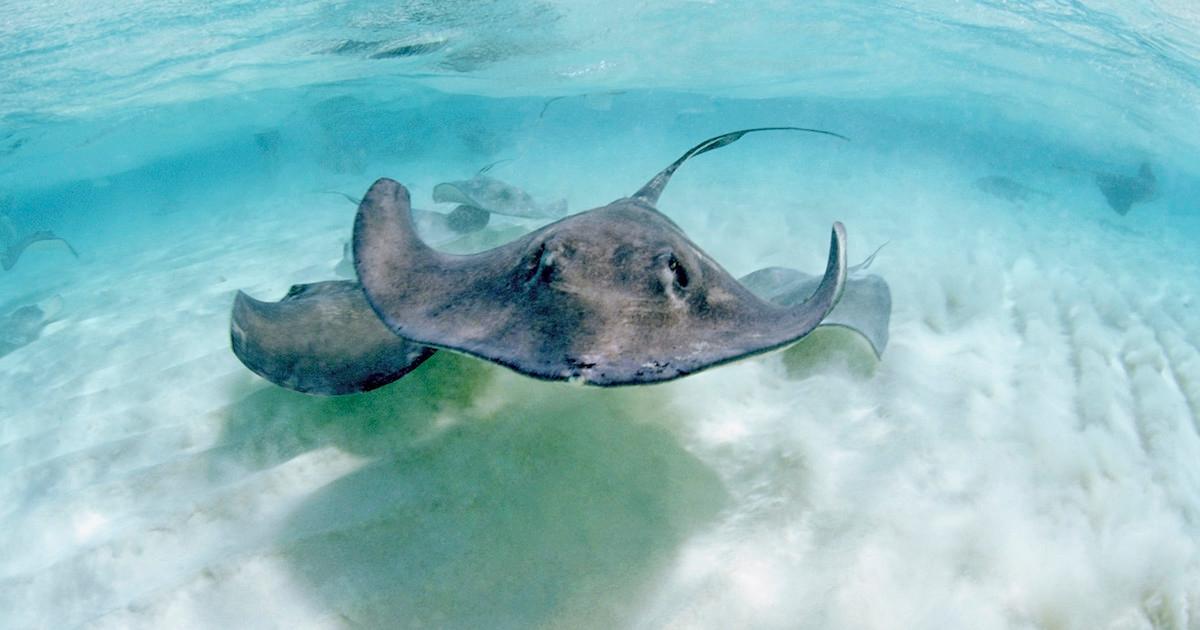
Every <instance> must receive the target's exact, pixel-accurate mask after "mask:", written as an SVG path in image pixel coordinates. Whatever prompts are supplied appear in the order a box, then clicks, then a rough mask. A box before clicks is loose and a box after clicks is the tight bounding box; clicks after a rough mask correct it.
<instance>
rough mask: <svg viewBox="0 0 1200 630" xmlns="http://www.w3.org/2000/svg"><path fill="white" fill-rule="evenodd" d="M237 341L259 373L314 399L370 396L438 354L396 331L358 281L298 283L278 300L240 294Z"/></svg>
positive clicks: (233, 327) (233, 333)
mask: <svg viewBox="0 0 1200 630" xmlns="http://www.w3.org/2000/svg"><path fill="white" fill-rule="evenodd" d="M230 338H231V342H232V345H233V353H234V354H235V355H237V358H238V359H240V360H241V362H242V363H243V364H244V365H245V366H246V367H248V368H250V369H251V370H252V371H253V372H254V373H255V374H258V375H259V376H261V377H263V378H265V379H267V380H268V381H271V382H272V383H275V384H276V385H279V386H281V387H286V388H288V389H292V390H295V391H299V392H305V393H309V394H323V395H336V394H352V393H356V392H365V391H370V390H372V389H375V388H377V387H381V386H383V385H387V384H388V383H391V382H392V381H394V380H396V379H398V378H400V377H401V376H404V375H405V374H407V373H408V372H410V371H412V370H413V369H415V368H416V367H417V366H418V365H420V364H421V363H422V362H423V361H425V359H428V358H429V357H430V356H432V355H433V349H432V348H428V347H425V346H420V345H417V344H414V343H411V342H409V341H406V340H405V339H402V338H400V337H397V336H396V335H394V334H392V331H390V330H388V328H387V327H386V326H384V325H383V322H381V321H379V318H378V317H376V316H375V313H374V311H372V310H371V306H370V305H369V304H367V300H366V298H364V297H363V293H362V288H361V287H360V286H359V285H358V283H357V282H352V281H330V282H317V283H315V284H298V285H295V286H293V287H292V288H291V289H290V290H288V293H287V295H286V296H284V298H283V299H282V300H280V301H278V302H260V301H258V300H256V299H254V298H252V297H250V296H248V295H246V294H245V293H243V292H241V291H238V293H237V297H236V298H235V299H234V302H233V317H232V321H231V324H230Z"/></svg>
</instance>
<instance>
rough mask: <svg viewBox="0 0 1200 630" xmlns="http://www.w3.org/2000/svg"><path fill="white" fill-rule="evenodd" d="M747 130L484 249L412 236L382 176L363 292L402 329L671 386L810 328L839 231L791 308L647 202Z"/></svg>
mask: <svg viewBox="0 0 1200 630" xmlns="http://www.w3.org/2000/svg"><path fill="white" fill-rule="evenodd" d="M768 129H787V130H795V131H806V132H812V133H821V134H825V135H830V136H834V137H838V138H842V139H845V138H844V137H843V136H840V135H838V134H835V133H832V132H828V131H822V130H817V129H804V128H796V127H772V128H761V129H747V130H740V131H735V132H732V133H727V134H724V135H721V136H717V137H715V138H711V139H709V140H706V141H704V142H702V143H700V144H698V145H696V146H695V147H693V148H691V149H690V150H688V151H687V152H686V153H684V154H683V155H682V156H681V157H680V158H679V159H677V160H676V161H675V162H673V163H672V164H671V165H669V166H668V167H667V168H665V169H663V170H662V171H661V172H660V173H658V174H657V175H656V176H655V177H654V178H653V179H651V180H650V181H649V182H648V183H647V184H646V185H645V186H643V187H642V188H641V189H640V190H639V191H638V192H637V193H635V194H634V195H633V196H631V197H625V198H622V199H618V200H617V201H614V202H613V203H611V204H609V205H607V206H603V207H601V208H596V209H594V210H589V211H587V212H583V213H580V214H577V215H574V216H571V217H568V218H566V219H562V220H560V221H558V222H556V223H552V224H550V225H548V226H545V227H543V228H541V229H539V230H536V231H534V232H532V233H530V234H527V235H525V236H524V237H522V238H519V239H517V240H515V241H512V242H510V243H507V244H505V245H501V246H499V247H496V248H495V249H491V250H488V251H484V252H481V253H478V254H473V255H468V256H455V255H448V254H444V253H441V252H438V251H436V250H434V249H432V248H430V247H429V246H428V245H426V244H425V243H424V242H422V241H421V239H420V237H419V236H418V235H417V232H416V226H415V224H414V222H413V217H412V211H411V206H410V203H409V195H408V191H407V190H406V189H405V188H404V186H402V185H400V184H399V183H397V182H395V181H393V180H390V179H380V180H378V181H376V182H375V184H374V185H372V186H371V189H370V190H369V191H367V194H366V196H365V198H364V199H363V202H362V204H361V205H360V206H359V211H358V216H357V218H356V219H355V225H354V259H355V266H356V270H357V272H358V278H359V281H360V282H361V283H362V286H363V292H364V293H365V295H366V297H367V301H368V302H369V303H370V304H371V306H372V308H374V310H375V312H376V313H377V314H378V315H379V317H380V318H381V319H382V320H383V321H384V323H385V324H387V326H388V328H390V329H391V330H392V331H393V332H395V333H396V334H397V335H399V336H401V337H403V338H405V339H407V340H411V341H413V342H415V343H418V344H422V345H429V346H433V347H437V348H444V349H449V350H455V351H458V352H462V353H465V354H470V355H473V356H476V357H479V358H482V359H486V360H489V361H493V362H495V363H499V364H501V365H504V366H507V367H509V368H511V369H513V370H515V371H517V372H519V373H522V374H525V375H527V376H532V377H535V378H540V379H546V380H571V381H578V382H583V383H587V384H592V385H600V386H614V385H630V384H645V383H655V382H661V381H667V380H671V379H675V378H679V377H681V376H686V375H688V374H692V373H695V372H698V371H701V370H704V369H706V368H709V367H713V366H716V365H720V364H723V363H728V362H730V361H734V360H737V359H741V358H744V357H749V356H752V355H756V354H760V353H763V352H767V351H769V350H773V349H776V348H781V347H783V346H786V345H789V344H791V343H794V342H795V341H797V340H798V339H800V338H801V337H804V336H805V335H807V334H808V333H809V332H811V331H812V330H813V329H814V328H816V327H817V326H818V325H819V324H820V323H821V322H822V320H824V319H825V318H826V317H827V316H828V315H829V313H830V311H832V310H833V308H834V306H836V305H837V303H838V300H839V298H840V297H841V295H842V290H843V288H844V286H845V282H846V273H847V267H846V257H845V248H846V236H845V230H844V228H843V227H842V225H841V223H834V226H833V230H832V235H831V239H830V248H829V258H828V263H827V265H826V269H825V273H824V275H823V276H822V279H821V281H820V283H819V284H818V286H817V288H816V290H815V292H814V293H813V294H812V295H810V296H808V297H807V299H804V300H803V302H802V303H800V304H798V305H796V306H790V307H785V306H780V305H778V304H774V303H771V302H767V301H765V300H763V299H761V298H759V297H757V296H755V295H754V294H753V293H752V292H751V291H749V290H748V289H747V288H746V287H744V286H742V285H741V284H740V283H738V282H737V281H736V280H735V279H734V278H733V277H732V276H730V275H729V273H728V272H727V271H725V270H724V269H723V268H721V267H720V265H718V264H717V263H716V261H714V260H712V258H710V257H709V256H708V255H707V254H706V253H705V252H703V251H702V250H701V249H699V248H698V247H697V246H696V245H695V244H694V243H692V242H691V241H690V240H689V239H688V238H687V236H686V235H685V234H684V233H683V231H682V230H681V229H680V228H679V227H678V226H677V225H676V224H675V223H674V222H673V221H671V220H670V219H668V218H667V217H666V216H665V215H663V214H662V213H660V212H659V211H658V210H657V209H655V207H654V205H655V203H656V202H657V200H658V197H659V195H660V194H661V193H662V190H663V189H664V188H665V186H666V185H667V183H668V181H669V180H670V178H671V176H672V175H673V174H674V172H675V171H676V169H678V168H679V166H680V165H682V164H683V163H684V162H685V161H687V160H688V159H689V158H692V157H694V156H696V155H699V154H702V153H705V152H707V151H710V150H713V149H717V148H720V147H723V146H726V145H728V144H730V143H732V142H735V141H736V140H738V139H740V138H741V137H742V136H744V135H746V134H747V133H750V132H752V131H762V130H768Z"/></svg>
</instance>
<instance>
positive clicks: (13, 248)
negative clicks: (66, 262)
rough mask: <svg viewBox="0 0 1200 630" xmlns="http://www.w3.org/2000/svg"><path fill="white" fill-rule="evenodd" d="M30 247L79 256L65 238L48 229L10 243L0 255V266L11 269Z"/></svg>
mask: <svg viewBox="0 0 1200 630" xmlns="http://www.w3.org/2000/svg"><path fill="white" fill-rule="evenodd" d="M30 249H51V250H56V251H65V252H67V253H69V254H71V255H72V256H74V257H75V258H79V252H77V251H75V248H74V247H71V244H70V243H68V242H67V241H66V240H65V239H63V238H62V237H60V236H58V235H56V234H55V233H54V232H51V231H50V230H41V231H38V232H33V233H31V234H27V235H26V236H25V237H24V238H22V239H20V240H19V241H17V242H15V243H12V244H10V245H9V246H8V248H7V249H6V250H5V251H4V254H3V256H2V257H0V263H2V265H0V266H3V268H4V270H5V271H7V270H9V269H12V268H13V267H14V266H16V264H17V261H18V260H20V259H21V256H22V255H23V254H24V253H25V252H26V251H28V250H30Z"/></svg>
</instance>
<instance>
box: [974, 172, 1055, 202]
mask: <svg viewBox="0 0 1200 630" xmlns="http://www.w3.org/2000/svg"><path fill="white" fill-rule="evenodd" d="M975 187H976V188H978V189H979V190H982V191H983V192H985V193H987V194H989V195H992V196H993V197H999V198H1000V199H1003V200H1005V201H1010V202H1013V203H1023V202H1027V201H1033V200H1037V199H1042V200H1045V199H1050V198H1051V197H1052V195H1051V194H1050V193H1048V192H1046V191H1044V190H1038V189H1037V188H1033V187H1030V186H1026V185H1025V184H1022V183H1021V182H1018V181H1016V180H1013V179H1010V178H1008V177H1004V176H1002V175H988V176H987V177H980V178H979V179H977V180H975Z"/></svg>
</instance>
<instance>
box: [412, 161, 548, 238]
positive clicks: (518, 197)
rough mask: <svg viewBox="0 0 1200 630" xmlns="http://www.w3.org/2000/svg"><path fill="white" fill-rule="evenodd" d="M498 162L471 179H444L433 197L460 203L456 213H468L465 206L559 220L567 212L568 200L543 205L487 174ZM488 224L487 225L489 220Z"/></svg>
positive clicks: (440, 200)
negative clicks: (448, 180)
mask: <svg viewBox="0 0 1200 630" xmlns="http://www.w3.org/2000/svg"><path fill="white" fill-rule="evenodd" d="M496 164H498V162H494V163H492V164H489V165H487V166H485V167H483V168H482V169H479V172H478V173H476V174H475V177H472V178H471V179H467V180H462V181H457V182H444V183H441V184H438V185H437V186H434V187H433V200H434V201H439V202H445V203H457V204H459V206H458V208H455V212H460V211H462V212H465V210H464V209H465V208H475V209H478V210H480V211H486V212H490V213H492V214H504V215H508V216H510V217H524V218H527V219H557V218H559V217H562V216H563V215H565V214H566V213H567V200H566V199H559V200H558V201H553V202H550V203H547V204H539V203H537V202H535V201H534V200H533V197H531V196H530V195H529V193H527V192H525V191H524V190H521V189H520V188H517V187H516V186H513V185H511V184H507V183H505V182H502V181H500V180H498V179H496V178H494V177H488V176H487V175H486V173H487V172H488V171H489V170H491V168H492V167H493V166H495V165H496ZM484 223H485V224H486V221H485V222H484ZM480 227H482V226H480Z"/></svg>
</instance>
